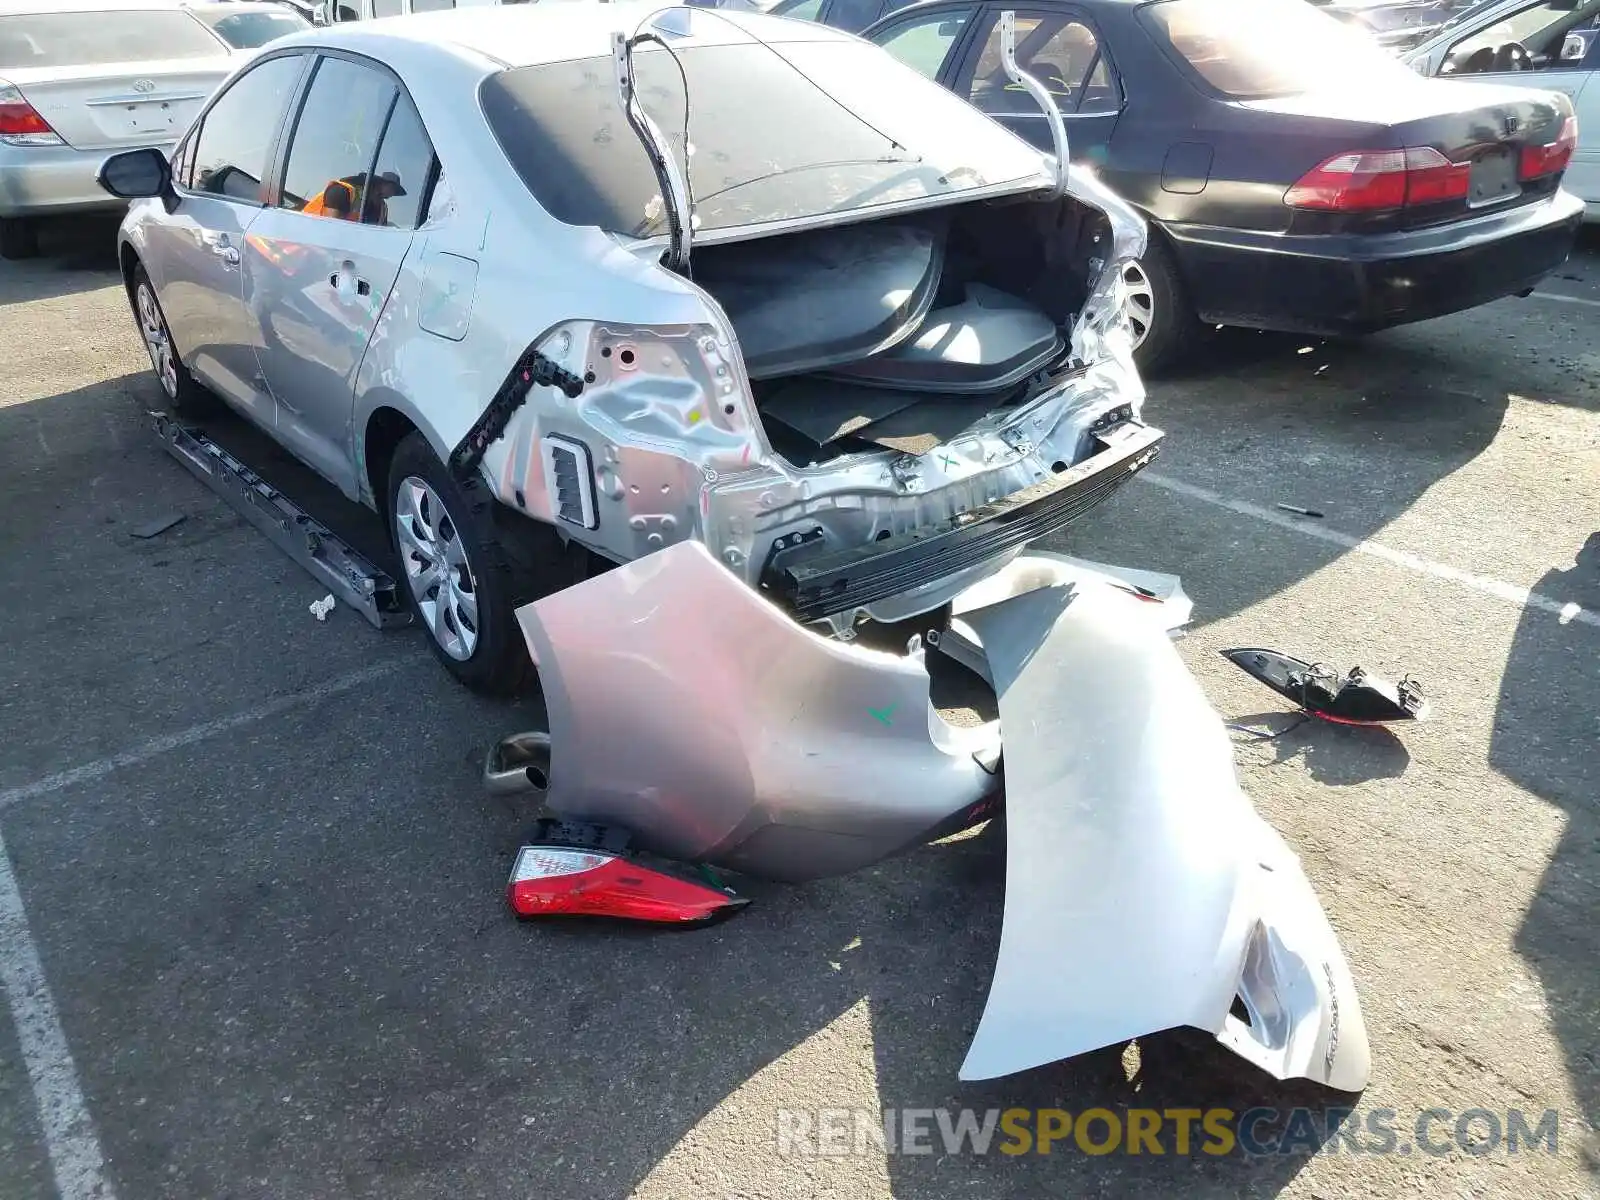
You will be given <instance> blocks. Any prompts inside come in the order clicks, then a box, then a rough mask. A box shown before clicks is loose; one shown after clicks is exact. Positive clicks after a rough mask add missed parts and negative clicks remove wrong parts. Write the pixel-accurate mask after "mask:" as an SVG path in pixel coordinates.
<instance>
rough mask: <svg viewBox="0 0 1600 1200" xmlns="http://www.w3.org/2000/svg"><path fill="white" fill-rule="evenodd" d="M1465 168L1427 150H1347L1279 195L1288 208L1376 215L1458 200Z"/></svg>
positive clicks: (1464, 188) (1464, 182)
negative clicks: (1398, 209) (1382, 212)
mask: <svg viewBox="0 0 1600 1200" xmlns="http://www.w3.org/2000/svg"><path fill="white" fill-rule="evenodd" d="M1471 171H1472V166H1471V164H1470V163H1456V162H1451V161H1450V160H1449V159H1448V158H1446V157H1445V156H1444V155H1443V154H1440V153H1439V151H1437V150H1435V149H1434V148H1433V147H1431V146H1408V147H1406V148H1405V149H1404V150H1349V151H1346V152H1345V153H1343V154H1335V155H1334V156H1333V157H1332V158H1328V159H1324V160H1323V161H1322V162H1320V163H1318V164H1317V165H1316V166H1315V167H1313V168H1312V169H1311V170H1309V171H1307V172H1306V173H1305V174H1304V175H1303V176H1301V178H1300V180H1299V181H1298V182H1297V183H1296V184H1295V185H1294V186H1293V187H1291V188H1290V189H1289V190H1288V191H1287V192H1285V193H1284V197H1283V202H1284V203H1285V204H1287V205H1288V206H1289V207H1290V208H1306V209H1316V210H1319V211H1322V212H1381V211H1384V210H1386V209H1395V208H1410V207H1413V206H1415V205H1419V204H1438V203H1439V202H1440V201H1442V200H1464V199H1466V196H1467V191H1468V183H1469V177H1470V175H1471Z"/></svg>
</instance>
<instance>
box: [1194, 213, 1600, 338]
mask: <svg viewBox="0 0 1600 1200" xmlns="http://www.w3.org/2000/svg"><path fill="white" fill-rule="evenodd" d="M1583 211H1584V205H1583V201H1582V200H1580V199H1579V198H1578V197H1576V196H1574V195H1572V194H1571V193H1569V192H1565V191H1558V192H1557V193H1556V194H1555V195H1554V196H1553V197H1552V198H1551V199H1549V200H1546V201H1541V202H1539V203H1537V204H1529V205H1524V206H1521V207H1519V208H1514V209H1507V210H1505V211H1503V212H1498V213H1493V214H1491V215H1488V216H1483V217H1479V218H1477V219H1475V220H1470V221H1462V222H1459V223H1457V224H1454V225H1444V226H1438V227H1435V228H1431V229H1417V230H1407V231H1404V232H1400V233H1384V234H1366V235H1361V234H1333V235H1325V236H1300V235H1275V234H1270V233H1260V232H1255V231H1248V230H1238V229H1220V228H1216V227H1211V226H1206V227H1200V226H1192V225H1190V226H1185V225H1163V226H1162V229H1163V231H1164V232H1165V233H1166V234H1167V236H1168V237H1169V238H1170V239H1171V241H1172V243H1173V245H1174V247H1175V248H1176V252H1177V257H1178V262H1179V264H1180V267H1181V269H1182V271H1183V275H1184V279H1185V282H1186V283H1187V284H1188V286H1189V289H1190V296H1191V299H1192V300H1193V302H1194V305H1195V307H1196V309H1197V310H1198V311H1199V314H1200V318H1201V320H1203V321H1205V322H1207V323H1209V324H1216V325H1243V326H1245V327H1247V328H1251V329H1278V330H1284V331H1287V332H1294V333H1311V334H1327V335H1339V334H1356V333H1372V332H1374V331H1376V330H1379V329H1387V328H1389V327H1390V326H1393V325H1403V324H1406V323H1407V322H1410V321H1422V320H1427V319H1428V318H1431V317H1442V316H1445V315H1447V314H1449V313H1453V312H1461V311H1462V310H1463V309H1468V308H1475V307H1476V306H1478V305H1480V304H1486V303H1488V302H1489V301H1490V300H1498V299H1499V298H1501V297H1502V296H1511V295H1515V294H1516V293H1518V292H1524V291H1527V290H1528V289H1530V288H1532V287H1533V286H1534V285H1535V284H1537V283H1538V282H1539V281H1540V280H1541V279H1543V278H1544V277H1545V276H1546V275H1548V274H1549V273H1550V272H1551V271H1552V270H1554V269H1555V268H1556V267H1558V266H1560V265H1561V264H1562V263H1563V262H1565V261H1566V258H1567V255H1568V254H1569V253H1570V252H1571V250H1572V245H1573V242H1574V241H1575V240H1576V238H1577V236H1578V227H1579V226H1580V225H1581V224H1582V222H1583Z"/></svg>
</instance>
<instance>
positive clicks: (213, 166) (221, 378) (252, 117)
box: [139, 54, 308, 429]
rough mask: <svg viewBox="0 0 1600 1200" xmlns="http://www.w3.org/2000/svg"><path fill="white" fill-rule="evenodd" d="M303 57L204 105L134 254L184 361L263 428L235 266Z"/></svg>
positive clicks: (264, 408) (267, 64)
mask: <svg viewBox="0 0 1600 1200" xmlns="http://www.w3.org/2000/svg"><path fill="white" fill-rule="evenodd" d="M307 61H308V60H307V58H306V56H305V55H303V54H280V55H275V56H271V57H267V58H265V59H263V60H261V61H259V62H257V63H256V64H255V65H254V66H251V67H250V68H249V69H247V70H246V71H244V72H243V73H241V74H240V75H238V76H237V77H236V78H235V79H234V80H233V81H232V82H231V83H230V84H228V85H227V87H226V89H225V90H223V91H221V92H219V93H218V94H217V95H216V97H214V98H213V99H212V101H211V102H210V104H209V105H208V106H207V107H206V109H205V111H204V112H203V113H202V114H201V116H200V119H199V121H198V122H197V123H196V124H195V126H194V127H193V128H191V129H190V131H189V133H188V134H187V135H186V136H185V137H184V139H183V141H182V143H181V144H180V146H179V147H178V149H177V150H176V151H175V153H174V155H173V160H174V180H173V184H174V190H175V191H176V193H177V197H178V200H177V204H176V205H175V206H174V207H173V209H172V211H171V212H170V213H169V214H167V215H166V216H165V217H164V218H163V219H162V220H160V221H153V222H149V223H147V225H146V226H145V228H146V230H147V236H146V241H145V244H144V245H143V246H141V247H140V248H139V249H140V254H141V257H142V259H143V262H144V265H145V270H146V271H148V272H149V273H150V279H151V282H152V283H153V284H154V285H155V287H156V291H157V294H158V295H159V296H160V298H161V307H162V309H163V310H164V311H165V313H166V318H167V326H168V328H169V329H170V330H171V331H172V340H173V342H174V343H175V344H176V346H177V348H178V352H179V354H180V355H181V356H182V358H183V361H184V364H185V365H186V366H187V367H188V368H189V370H190V371H191V372H192V373H193V374H194V376H195V377H196V378H197V379H199V380H200V381H201V382H203V383H204V384H206V385H207V386H208V387H210V388H211V389H212V390H213V391H215V392H216V393H217V394H218V395H220V396H221V397H222V398H223V399H225V400H226V401H228V403H230V404H231V405H233V406H234V407H235V408H238V409H239V410H240V411H241V412H243V413H245V414H246V415H247V416H248V417H250V419H251V420H253V421H255V422H256V423H257V424H259V425H261V426H263V427H264V428H267V429H271V428H272V427H273V426H274V424H275V420H276V412H275V406H274V404H273V402H272V397H271V394H270V393H269V392H268V391H267V390H266V386H265V384H264V383H263V381H262V379H261V373H260V369H259V364H258V362H257V358H256V352H255V343H256V325H255V321H254V320H253V318H252V317H251V315H250V313H249V311H248V310H247V309H246V307H245V304H244V292H243V284H242V278H241V271H240V267H241V263H242V260H243V254H244V244H245V237H246V234H247V231H248V230H249V228H250V226H251V224H252V223H253V222H254V221H255V219H256V217H257V216H258V215H259V214H260V213H261V211H262V204H263V202H264V200H265V192H264V188H263V181H264V180H265V179H266V178H267V176H268V174H269V172H270V169H271V167H270V164H271V163H272V161H273V155H274V152H275V150H276V146H277V142H278V138H279V136H280V132H281V130H282V127H283V123H284V118H285V115H286V114H287V112H288V110H289V107H290V102H291V100H292V99H293V97H294V94H295V91H296V88H297V86H298V84H299V81H300V77H301V74H302V72H303V71H304V70H305V67H306V65H307Z"/></svg>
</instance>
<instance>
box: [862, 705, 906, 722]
mask: <svg viewBox="0 0 1600 1200" xmlns="http://www.w3.org/2000/svg"><path fill="white" fill-rule="evenodd" d="M899 707H900V706H899V705H898V704H891V705H889V707H888V708H869V709H867V712H868V713H869V714H870V715H871V716H872V717H873V718H874V719H875V720H878V721H881V722H883V724H885V725H893V724H894V720H893V716H894V710H895V709H897V708H899Z"/></svg>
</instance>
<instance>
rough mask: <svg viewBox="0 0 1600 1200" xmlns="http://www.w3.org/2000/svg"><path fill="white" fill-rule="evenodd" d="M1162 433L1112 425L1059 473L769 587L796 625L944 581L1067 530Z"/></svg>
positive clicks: (826, 557)
mask: <svg viewBox="0 0 1600 1200" xmlns="http://www.w3.org/2000/svg"><path fill="white" fill-rule="evenodd" d="M1163 436H1165V435H1164V434H1163V433H1162V432H1161V430H1159V429H1153V428H1151V427H1150V426H1148V425H1143V424H1140V423H1138V422H1131V421H1130V422H1124V423H1122V424H1120V425H1116V426H1113V427H1112V428H1110V429H1107V430H1105V431H1103V432H1102V433H1100V434H1098V435H1097V437H1098V439H1099V441H1100V444H1101V446H1102V449H1101V450H1100V451H1099V452H1098V453H1096V454H1093V455H1091V456H1090V457H1089V458H1086V459H1084V461H1083V462H1081V463H1078V464H1077V465H1076V466H1073V467H1069V468H1068V469H1067V470H1065V471H1063V472H1061V473H1060V474H1059V475H1052V476H1051V477H1050V478H1048V479H1044V480H1041V481H1040V482H1038V483H1036V484H1033V485H1032V486H1031V487H1026V488H1024V489H1022V490H1021V491H1020V492H1013V493H1012V494H1011V495H1009V496H1004V497H1002V498H1000V499H999V500H996V501H994V502H993V503H992V504H986V505H984V506H983V507H981V508H975V509H973V510H971V511H970V512H966V513H962V514H961V515H960V516H958V517H956V518H955V519H953V520H950V521H946V522H944V523H942V524H939V525H934V526H929V527H926V528H923V529H914V530H911V531H910V532H909V533H903V534H899V535H898V536H895V537H892V538H886V539H884V540H883V541H880V542H871V543H869V544H867V545H865V546H861V547H857V548H852V549H849V550H839V551H835V552H833V553H830V554H821V555H818V556H817V557H815V558H811V559H806V560H804V561H802V562H790V563H786V564H784V565H783V566H782V567H781V568H779V569H778V570H777V571H776V572H775V576H776V578H775V579H773V580H772V581H771V583H770V585H769V586H770V587H771V590H772V591H773V592H774V593H776V594H777V596H778V597H780V598H782V600H783V601H784V602H785V603H786V604H787V606H788V607H789V608H790V609H791V610H792V611H793V613H794V615H795V616H796V617H797V618H798V619H799V620H802V621H815V620H820V619H822V618H823V617H828V616H832V615H834V614H835V613H841V612H847V611H849V610H850V609H852V608H860V607H865V606H867V605H869V604H875V603H877V602H879V601H881V600H886V599H889V598H890V597H893V596H898V595H901V594H903V593H905V592H908V591H911V590H912V589H913V588H916V587H919V586H921V585H923V584H926V583H931V582H933V581H935V580H938V579H945V578H948V577H949V576H951V575H953V574H955V573H956V572H958V571H961V570H964V569H966V568H968V567H972V566H976V565H977V564H979V563H981V562H983V561H985V560H986V559H990V558H993V557H995V556H996V555H999V554H1003V553H1005V552H1006V551H1007V550H1015V549H1018V548H1020V547H1022V546H1024V545H1026V544H1028V543H1029V542H1033V541H1035V540H1037V539H1039V538H1042V537H1048V536H1049V535H1050V534H1053V533H1057V532H1059V531H1060V530H1062V529H1064V528H1066V526H1068V525H1070V524H1071V523H1072V522H1073V521H1076V520H1077V519H1078V518H1079V517H1081V516H1082V515H1083V514H1084V513H1086V512H1088V511H1089V510H1090V509H1091V508H1094V507H1095V506H1096V505H1098V504H1100V503H1101V502H1102V501H1104V500H1106V499H1108V498H1110V496H1111V495H1112V493H1114V492H1115V491H1116V490H1117V489H1118V488H1120V487H1121V486H1122V485H1123V484H1124V483H1126V482H1127V481H1128V480H1130V479H1132V478H1133V477H1134V475H1136V474H1138V472H1139V471H1141V470H1143V469H1144V467H1145V466H1147V465H1148V464H1149V463H1150V462H1151V461H1152V460H1153V459H1154V458H1155V457H1156V455H1157V453H1159V451H1160V443H1161V439H1162V438H1163Z"/></svg>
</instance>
